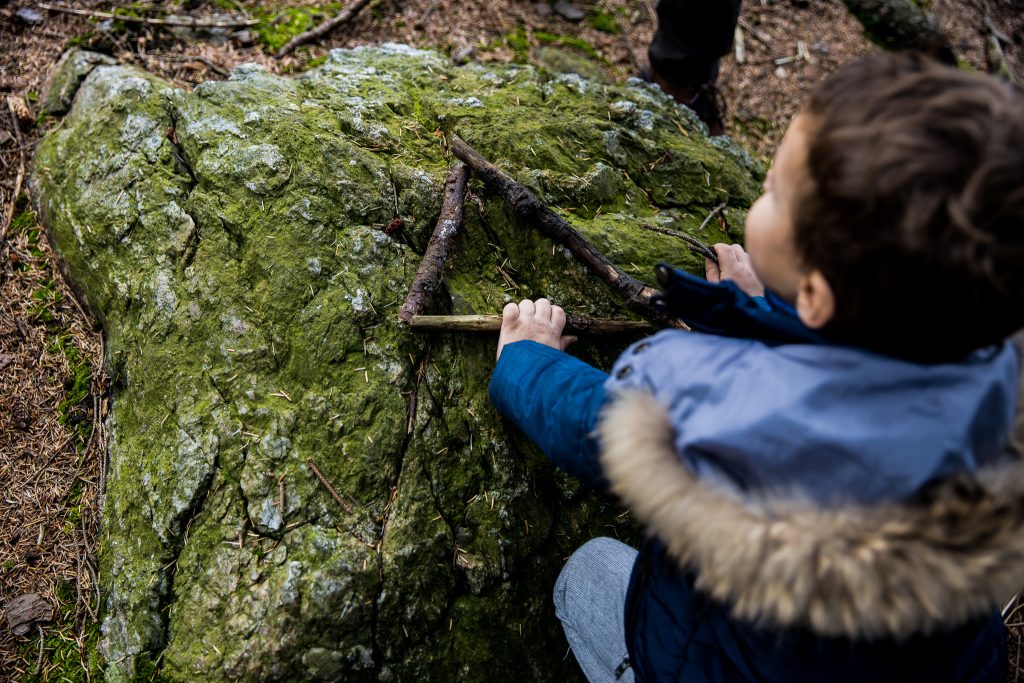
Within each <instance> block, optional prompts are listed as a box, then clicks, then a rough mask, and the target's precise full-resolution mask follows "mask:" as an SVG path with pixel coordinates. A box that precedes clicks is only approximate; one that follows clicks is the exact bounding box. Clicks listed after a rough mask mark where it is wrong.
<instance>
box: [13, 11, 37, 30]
mask: <svg viewBox="0 0 1024 683" xmlns="http://www.w3.org/2000/svg"><path fill="white" fill-rule="evenodd" d="M14 16H16V17H17V18H18V21H20V22H21V23H23V24H25V25H26V26H36V25H38V24H41V23H43V15H42V14H40V13H39V12H37V11H35V10H34V9H31V8H30V7H22V8H21V9H19V10H18V11H17V12H15V13H14Z"/></svg>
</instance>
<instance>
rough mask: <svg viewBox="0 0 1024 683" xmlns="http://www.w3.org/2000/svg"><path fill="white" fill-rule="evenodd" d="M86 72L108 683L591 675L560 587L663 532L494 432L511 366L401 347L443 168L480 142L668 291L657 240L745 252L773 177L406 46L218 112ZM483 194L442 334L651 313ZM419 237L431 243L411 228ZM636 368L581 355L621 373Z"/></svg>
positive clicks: (336, 57)
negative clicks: (101, 374) (461, 141)
mask: <svg viewBox="0 0 1024 683" xmlns="http://www.w3.org/2000/svg"><path fill="white" fill-rule="evenodd" d="M64 64H65V65H66V67H67V68H73V69H75V71H74V73H71V72H69V73H67V74H63V75H58V77H57V78H55V82H57V83H62V84H64V85H63V86H62V87H64V88H65V91H62V92H61V93H59V97H58V96H55V97H56V99H59V100H61V101H64V100H69V97H70V94H73V95H74V101H73V106H72V108H71V111H70V113H69V114H68V115H67V117H66V118H65V119H64V120H63V121H62V123H61V124H60V125H59V126H57V127H56V128H54V129H53V130H52V131H51V132H50V133H48V134H47V136H46V137H45V139H44V140H43V141H42V143H41V144H40V146H39V148H38V151H37V154H36V158H35V171H34V175H33V178H32V189H33V196H34V198H35V200H36V202H37V205H38V208H39V210H40V213H41V215H42V217H43V219H44V221H45V223H46V224H47V225H48V227H49V228H50V229H51V231H52V234H53V237H54V240H55V242H56V245H57V247H58V249H59V251H60V253H61V254H62V256H63V258H64V260H65V262H66V266H67V269H68V271H69V273H70V276H71V278H72V280H73V282H74V283H75V285H76V287H77V289H78V291H79V292H80V294H81V296H82V297H83V298H84V299H85V300H86V301H87V302H88V304H89V305H90V307H91V308H92V309H93V310H94V311H95V312H96V314H97V315H98V316H99V319H100V321H101V322H102V324H103V326H104V329H105V330H106V334H107V361H108V363H109V366H110V371H111V373H112V377H113V393H114V401H113V409H112V412H111V415H110V421H109V425H108V427H109V435H110V436H109V449H110V464H109V475H108V486H107V493H106V498H105V503H104V522H103V531H102V539H103V545H102V554H101V564H102V574H101V576H102V588H103V592H104V596H105V610H104V614H105V616H104V619H103V634H104V636H103V642H102V647H101V649H102V654H103V656H104V658H105V661H106V671H107V678H108V680H113V681H120V680H127V679H130V678H132V677H134V676H142V675H146V676H147V678H146V680H149V676H150V675H151V674H153V673H157V674H158V675H161V676H163V677H164V678H166V679H170V680H182V681H184V680H189V681H213V680H225V679H233V678H241V679H246V680H305V679H308V680H342V679H343V680H388V679H397V680H454V679H460V680H493V679H495V678H498V679H500V678H516V679H518V680H567V679H572V678H574V677H576V676H577V674H576V673H575V665H574V663H573V662H572V658H571V657H566V646H565V643H564V640H563V639H562V636H561V633H560V629H559V626H558V623H557V620H556V619H555V617H554V614H553V610H552V608H551V606H550V600H549V594H550V589H551V586H552V584H553V581H554V578H555V576H556V575H557V572H558V571H559V568H560V567H561V563H562V562H563V560H564V559H565V557H567V556H568V555H569V553H570V552H571V551H572V550H573V549H574V548H575V547H576V546H578V545H579V544H580V543H582V542H584V541H585V540H587V539H588V538H590V537H592V536H594V535H598V534H611V535H614V534H620V535H622V536H624V537H626V538H632V539H634V540H635V538H636V530H635V529H633V528H632V527H631V526H630V525H629V523H628V521H626V520H625V519H624V518H623V517H622V516H621V511H620V510H618V509H616V508H615V507H614V506H613V505H611V504H610V503H607V502H605V501H603V500H601V499H599V498H597V497H594V496H593V495H591V494H589V493H587V492H585V491H583V490H581V488H580V487H579V485H577V484H576V483H574V482H573V481H572V480H571V479H570V478H569V477H567V476H565V475H562V474H559V473H557V472H556V471H555V470H554V469H553V468H552V467H551V466H550V465H549V464H548V463H547V462H546V461H545V460H544V458H543V456H542V455H541V454H539V453H538V452H537V451H536V450H535V449H534V448H533V447H532V446H531V445H530V444H529V443H527V442H526V441H525V439H524V438H523V437H522V436H521V435H520V434H518V433H517V432H516V431H515V430H514V429H512V428H510V427H509V426H508V425H507V423H505V422H504V421H503V420H502V418H501V417H500V416H499V415H498V414H497V413H496V411H495V410H494V408H493V407H492V406H491V404H490V401H489V400H488V397H487V381H488V377H489V375H490V370H491V368H492V365H493V357H494V338H493V337H480V336H467V335H462V336H459V335H438V336H430V337H426V336H417V335H415V334H413V333H411V332H410V331H408V330H407V329H405V328H403V327H402V325H400V324H399V322H398V320H397V311H398V308H399V306H400V305H401V302H402V300H403V298H404V296H405V294H406V291H407V288H408V285H409V283H410V281H411V279H412V276H413V274H414V273H415V270H416V266H417V264H418V261H419V256H418V254H420V253H422V250H423V248H424V246H425V244H426V240H427V238H428V236H429V234H430V232H431V230H432V227H433V223H434V221H435V220H436V217H437V214H438V211H439V208H440V201H441V188H442V184H443V181H444V177H445V176H446V173H447V169H448V167H449V166H450V164H451V163H452V160H451V159H450V158H449V157H448V155H447V153H446V150H445V141H446V139H447V138H448V137H449V136H450V135H452V134H456V133H457V134H458V135H460V136H461V137H463V138H465V139H466V140H467V141H468V142H469V143H470V144H472V145H474V146H475V147H477V148H478V149H479V150H480V151H481V152H482V153H484V154H485V155H487V156H489V157H490V158H492V159H493V160H495V161H496V162H497V163H498V164H499V165H501V166H503V167H504V168H506V169H507V170H508V171H509V172H510V173H511V174H512V175H513V176H515V177H517V178H519V179H520V180H521V181H523V182H525V183H527V184H528V185H530V186H531V187H532V188H534V190H535V191H536V192H537V193H538V194H539V195H540V196H541V197H542V199H544V200H545V201H547V202H549V203H551V204H552V205H554V206H556V207H558V209H559V210H560V212H561V213H562V215H563V216H565V217H566V218H567V219H568V220H570V221H571V222H572V223H573V224H574V225H576V226H577V227H578V228H579V229H580V230H581V231H582V232H583V233H584V234H585V235H586V236H587V237H589V238H590V239H591V240H592V241H593V242H594V243H595V244H596V245H597V247H598V248H599V249H601V250H602V251H603V252H605V253H607V254H608V255H610V257H611V258H612V259H613V260H614V261H616V262H617V263H619V264H620V265H622V266H623V267H625V268H627V269H628V270H630V271H633V272H636V273H638V274H639V275H640V276H641V277H644V276H648V275H649V274H650V272H651V271H650V267H651V266H652V264H653V263H655V262H656V261H658V260H661V259H665V260H672V261H675V262H676V263H682V264H684V265H688V266H690V267H692V268H698V267H700V264H699V263H698V260H697V259H696V258H695V257H693V256H691V255H689V254H688V253H687V252H686V250H685V249H684V248H683V246H682V245H681V244H680V243H678V242H676V241H674V240H673V239H672V238H671V237H665V236H662V235H658V234H654V233H652V232H649V231H644V230H641V229H640V228H639V227H638V224H639V223H642V222H648V223H652V224H658V225H664V226H670V227H673V228H675V229H679V230H684V231H687V232H690V233H691V234H696V232H697V228H698V226H699V225H700V224H701V222H702V219H703V218H704V217H705V216H706V215H707V214H708V213H709V212H710V211H711V210H712V209H713V208H714V207H716V206H718V205H719V204H721V203H723V202H724V203H726V204H727V206H728V208H727V209H726V210H725V211H724V212H723V214H722V215H723V216H724V218H725V221H726V226H727V229H726V228H724V227H723V226H722V225H721V224H720V223H719V222H718V221H711V222H709V224H708V225H707V226H705V228H704V229H703V231H701V232H700V234H696V236H698V237H700V238H701V239H703V240H705V241H708V242H711V241H717V240H721V239H726V238H733V239H736V238H738V237H739V236H740V235H739V231H740V230H741V227H742V217H743V210H744V208H745V207H746V206H747V205H748V204H749V202H750V201H751V200H752V198H753V197H754V196H755V193H756V188H757V182H756V179H755V177H754V176H756V175H757V173H758V172H757V171H756V169H753V168H752V166H751V163H750V162H749V160H748V159H747V158H746V157H745V155H743V154H742V153H741V152H738V151H736V150H734V149H731V148H730V146H729V144H728V143H727V142H723V141H717V142H715V143H713V144H712V143H709V142H708V140H707V139H706V138H705V136H704V133H703V128H702V126H701V124H700V123H699V122H697V121H696V120H695V119H694V118H693V116H692V114H691V113H690V112H689V111H688V110H686V109H683V108H681V107H678V106H676V105H675V104H674V103H672V102H671V101H670V100H668V99H667V98H665V97H664V96H663V95H662V94H661V93H660V92H659V91H658V90H656V89H655V88H653V87H651V86H649V85H645V84H643V83H641V82H638V81H636V82H634V81H631V82H630V83H628V84H626V85H625V86H603V85H597V84H594V83H591V82H588V81H584V80H581V79H580V78H579V77H576V76H572V75H567V76H558V77H552V76H546V75H544V74H542V73H538V72H537V71H535V70H533V69H531V68H527V67H520V66H500V67H498V66H479V65H471V66H465V67H455V66H452V65H451V64H449V63H448V62H447V61H446V60H445V59H443V58H442V57H441V56H439V55H437V54H434V53H430V52H422V51H418V50H413V49H409V48H406V47H401V46H385V47H382V48H377V49H357V50H351V51H338V52H334V53H332V55H331V56H330V58H329V59H328V60H327V62H326V63H325V64H324V65H323V66H321V67H320V68H318V69H316V70H314V71H312V72H310V73H307V74H305V75H302V76H300V77H298V78H284V77H279V76H273V75H270V74H268V73H267V72H265V71H263V70H261V69H259V68H256V67H241V68H239V69H237V70H236V71H235V72H234V74H233V75H232V77H231V78H230V79H229V80H228V81H222V82H211V83H204V84H203V85H200V86H198V87H197V88H196V89H195V90H194V91H192V92H191V93H189V92H185V91H183V90H179V89H175V88H173V87H171V86H170V85H169V84H167V83H166V82H164V81H162V80H160V79H159V78H156V77H154V76H152V75H150V74H148V73H145V72H143V71H140V70H138V69H136V68H132V67H128V66H121V65H116V64H107V63H105V60H103V59H101V58H98V57H91V56H88V55H79V56H77V57H74V58H70V59H67V60H65V62H64ZM84 72H87V73H88V75H87V76H85V77H84V80H81V84H80V86H79V87H78V88H77V91H75V92H73V91H74V86H75V84H77V83H78V82H79V79H80V78H81V76H82V74H83V73H84ZM69 93H70V94H69ZM55 101H56V100H55ZM55 109H59V107H55ZM472 187H473V192H475V195H476V197H478V198H479V200H475V199H472V198H471V200H470V201H469V204H468V207H467V222H466V226H465V229H464V232H463V233H462V234H461V235H460V236H459V239H458V244H457V249H456V251H457V253H456V254H455V255H454V256H453V257H452V259H451V260H450V262H449V264H448V268H447V271H446V286H447V290H446V293H445V294H446V295H443V296H442V297H441V299H442V300H441V301H439V302H437V304H436V309H437V310H438V311H450V312H456V313H471V312H475V313H495V312H498V311H500V309H501V307H502V305H503V304H504V303H505V302H507V301H510V300H512V299H518V298H521V297H526V296H539V295H545V294H546V295H550V296H551V297H552V298H553V299H554V300H555V301H556V302H558V303H561V304H562V305H563V306H565V307H566V308H567V309H569V310H570V311H572V312H575V313H577V314H586V315H604V316H619V317H622V316H624V315H625V313H624V309H623V308H622V307H621V306H620V304H619V303H618V302H616V301H615V299H614V298H613V297H612V296H611V295H610V294H609V293H608V292H607V290H606V289H605V288H604V287H603V286H602V285H600V284H599V283H597V282H596V281H595V280H594V278H593V277H591V276H590V275H589V274H588V273H587V272H586V271H585V270H584V269H583V268H582V267H581V266H579V265H578V264H577V263H576V262H574V260H573V259H572V258H571V257H570V256H568V254H567V252H565V251H564V250H563V249H561V248H558V247H554V246H553V245H552V244H551V243H550V242H548V241H546V240H545V239H543V238H541V237H538V236H537V235H536V234H535V233H534V232H533V231H532V230H531V229H530V228H529V227H528V226H525V225H522V224H519V223H517V222H516V221H515V220H513V218H512V217H511V215H510V213H509V211H508V210H507V209H506V208H505V206H504V205H503V203H502V202H501V200H500V199H498V198H496V197H495V196H493V195H492V194H491V193H490V192H488V191H487V189H486V188H484V187H482V186H480V185H478V184H476V182H475V181H474V183H473V185H472ZM395 218H401V219H402V221H403V222H404V225H405V228H404V231H402V232H399V233H395V234H388V233H386V232H385V231H384V230H382V227H383V226H384V225H385V224H387V223H389V222H390V221H392V219H395ZM389 232H390V231H389ZM727 232H728V234H726V233H727ZM622 344H623V340H617V341H614V340H598V341H596V342H593V343H582V344H581V345H580V348H579V350H578V353H579V354H580V355H582V356H583V357H585V358H587V359H588V360H591V361H593V362H595V363H598V364H602V365H604V366H605V367H607V365H608V364H609V362H610V360H611V359H612V358H613V357H614V354H615V353H616V351H617V350H618V349H620V348H621V346H622ZM310 462H315V463H316V465H317V466H318V467H319V468H320V470H321V471H322V472H323V474H324V476H325V477H326V478H327V479H328V480H329V481H330V482H331V483H332V484H333V486H334V488H335V489H336V490H337V492H338V495H339V496H340V497H341V501H342V502H340V503H339V502H337V501H336V500H335V499H334V498H333V497H332V496H331V494H330V493H329V492H328V491H327V489H326V488H325V486H324V485H322V484H321V483H320V482H319V481H318V480H317V478H316V477H315V475H314V473H313V472H312V470H311V466H310Z"/></svg>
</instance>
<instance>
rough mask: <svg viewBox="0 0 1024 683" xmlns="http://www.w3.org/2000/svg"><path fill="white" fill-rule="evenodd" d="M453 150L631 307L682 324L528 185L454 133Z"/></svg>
mask: <svg viewBox="0 0 1024 683" xmlns="http://www.w3.org/2000/svg"><path fill="white" fill-rule="evenodd" d="M451 151H452V154H454V155H455V156H456V157H458V158H459V159H461V160H462V161H464V162H466V164H468V165H469V167H470V168H471V169H473V173H475V174H476V175H477V177H479V178H480V179H481V180H483V181H484V182H485V183H487V185H488V186H490V188H491V189H492V190H494V191H495V192H497V193H498V194H499V195H501V197H502V198H503V199H504V200H505V201H506V202H508V204H509V206H510V207H512V210H513V211H515V213H516V214H517V215H518V216H519V217H520V218H521V219H523V220H525V221H527V222H528V223H531V224H533V225H534V226H535V227H537V228H539V229H540V231H541V232H542V233H544V234H545V235H547V236H548V237H549V238H551V239H553V240H554V241H555V242H558V243H559V244H561V245H564V246H565V247H566V248H567V249H568V250H569V251H570V252H572V255H573V256H575V257H576V258H577V259H579V260H580V261H582V262H583V264H584V265H586V266H587V268H589V269H590V271H591V272H592V273H594V274H595V275H597V276H598V277H599V278H601V279H602V280H604V281H605V282H606V283H608V284H609V285H610V286H611V288H612V289H614V290H615V291H616V292H617V293H618V294H619V295H620V296H621V297H622V298H623V299H625V301H626V305H627V306H628V307H629V308H630V310H632V311H634V312H636V313H638V314H639V315H641V316H643V317H645V318H647V319H649V320H654V321H657V322H659V323H661V324H669V325H672V326H676V325H678V323H677V322H675V321H670V320H667V319H666V318H665V316H664V315H662V314H661V313H660V312H659V311H657V310H655V309H654V307H653V306H652V305H651V299H652V297H654V296H656V295H657V294H658V293H659V292H658V290H656V289H654V288H653V287H650V286H648V285H646V284H645V283H643V282H641V281H640V280H637V279H636V278H635V277H632V276H631V275H627V274H626V273H625V271H623V270H622V269H621V268H619V267H618V266H616V265H615V264H614V263H612V262H611V261H609V260H608V258H607V257H606V256H604V255H603V254H602V253H600V252H599V251H597V250H596V249H595V248H594V247H593V245H591V244H590V243H589V242H587V240H586V239H585V238H584V237H583V236H582V235H581V234H579V233H578V232H577V231H576V229H575V228H573V227H572V226H571V225H569V224H568V223H567V222H566V221H564V220H562V219H561V218H559V217H558V215H557V214H555V212H554V211H552V210H551V209H549V208H548V207H546V206H544V204H542V203H541V202H540V200H538V199H537V198H536V197H534V196H533V194H532V193H531V192H530V191H529V190H528V189H526V187H524V186H523V185H521V184H519V183H517V182H516V181H515V180H513V179H512V178H511V177H509V176H508V175H507V174H506V173H504V172H503V171H501V170H500V169H499V168H498V167H497V166H495V165H494V164H492V163H491V162H489V161H487V159H485V158H484V157H482V156H481V155H480V153H479V152H477V151H476V150H475V149H473V148H472V147H470V146H469V145H468V144H466V142H465V141H464V140H462V139H461V138H460V137H459V136H457V135H453V136H452V143H451Z"/></svg>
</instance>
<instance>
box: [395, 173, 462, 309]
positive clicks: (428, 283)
mask: <svg viewBox="0 0 1024 683" xmlns="http://www.w3.org/2000/svg"><path fill="white" fill-rule="evenodd" d="M468 181H469V168H467V167H466V165H465V164H463V163H458V164H456V165H455V167H454V168H453V169H452V170H451V173H449V174H448V178H447V179H446V180H445V181H444V201H442V202H441V215H440V216H438V219H437V226H435V227H434V233H433V234H432V235H431V236H430V241H429V242H427V250H426V251H425V252H423V260H422V261H421V262H420V267H419V269H417V271H416V277H414V278H413V280H412V285H411V286H410V287H409V295H408V296H407V297H405V303H404V304H402V310H401V312H399V314H398V317H399V318H401V319H402V320H404V321H405V322H409V319H410V318H412V317H413V316H415V315H418V314H419V313H421V312H422V311H423V309H424V308H426V306H427V304H429V303H430V300H431V298H432V297H433V296H434V292H435V291H436V290H437V285H438V282H440V280H441V271H442V270H444V262H445V261H446V260H447V259H448V254H449V253H450V252H451V250H452V244H453V243H454V242H455V235H456V234H458V232H459V229H460V228H461V227H462V204H463V202H464V201H465V198H466V184H467V182H468Z"/></svg>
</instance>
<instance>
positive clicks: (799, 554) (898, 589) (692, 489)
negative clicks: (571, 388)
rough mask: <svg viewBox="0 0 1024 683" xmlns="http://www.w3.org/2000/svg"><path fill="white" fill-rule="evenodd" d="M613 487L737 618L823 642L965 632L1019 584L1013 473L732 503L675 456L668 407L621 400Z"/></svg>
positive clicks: (1017, 476) (610, 467) (1020, 479)
mask: <svg viewBox="0 0 1024 683" xmlns="http://www.w3.org/2000/svg"><path fill="white" fill-rule="evenodd" d="M598 433H599V437H600V443H601V447H602V454H601V462H602V465H603V468H604V472H605V475H606V476H607V477H608V480H609V481H610V482H611V487H612V490H613V491H614V492H615V493H616V494H617V495H619V496H620V497H621V499H622V500H623V502H624V503H625V504H626V505H628V506H629V507H630V508H631V509H632V510H633V513H634V515H635V516H636V517H637V518H638V519H639V521H640V522H642V523H643V524H644V525H645V526H646V527H647V529H648V531H649V532H650V533H652V534H655V535H656V536H658V538H659V539H660V540H661V541H662V542H663V543H664V544H665V546H666V547H667V548H668V551H669V553H670V554H671V555H672V556H673V557H674V558H675V559H676V560H677V561H678V562H679V564H680V565H681V566H682V567H684V568H686V569H689V570H692V571H693V572H694V573H695V575H696V577H697V578H696V586H697V588H698V589H700V590H702V591H704V592H706V593H707V594H709V595H710V596H712V597H713V598H714V599H716V600H718V601H720V602H722V603H723V604H726V605H729V606H730V608H731V610H732V613H733V614H734V616H736V617H738V618H741V619H744V620H748V621H753V622H757V623H761V624H765V625H768V626H776V627H804V628H810V629H812V630H814V631H815V632H817V633H820V634H822V635H825V636H843V637H850V638H876V637H900V636H907V635H910V634H918V633H928V632H931V631H933V630H935V629H936V628H939V627H945V626H952V625H956V624H962V623H964V622H967V621H969V620H971V619H973V618H978V617H982V616H984V615H986V614H989V613H991V611H992V610H994V609H997V608H998V607H999V606H1001V604H1003V603H1005V601H1007V600H1008V599H1009V598H1010V597H1012V596H1013V594H1014V593H1015V592H1016V591H1017V590H1019V589H1020V588H1021V586H1022V585H1024V463H1022V462H1021V461H1020V460H1019V459H1016V458H1015V459H1013V460H1012V461H1009V460H1008V462H1007V463H1006V464H1002V465H999V466H997V467H987V468H984V469H982V470H981V471H979V472H978V473H977V474H975V475H973V476H970V477H966V476H957V477H954V478H950V479H948V480H946V481H944V482H941V483H939V484H937V485H935V486H931V487H929V488H928V490H927V491H925V492H922V493H921V494H920V495H919V496H917V497H916V499H915V500H913V501H910V502H900V503H885V504H878V505H863V504H848V505H839V506H831V507H825V506H822V505H821V504H820V503H814V502H811V501H809V500H806V499H800V498H797V497H792V496H782V495H765V496H761V497H755V496H751V495H746V494H744V495H740V494H739V493H736V492H734V491H732V490H730V489H727V488H725V487H723V486H721V485H714V484H709V483H705V482H704V481H702V480H700V479H698V478H697V477H696V476H695V475H694V474H693V473H692V471H691V470H690V469H689V468H688V467H686V466H685V465H684V464H683V463H682V462H681V461H680V459H679V457H678V455H677V453H676V450H675V447H674V445H673V444H674V436H675V435H674V430H673V427H672V424H671V422H670V420H669V418H668V415H667V414H666V412H665V409H664V408H663V407H662V406H661V405H660V404H659V403H658V402H657V401H655V399H654V398H652V397H651V396H650V395H649V394H647V393H644V392H641V391H635V390H633V391H624V392H622V393H621V394H620V395H619V396H618V397H617V398H616V400H614V401H613V402H611V403H610V404H609V406H608V407H607V408H606V409H605V411H604V413H603V415H602V419H601V422H600V425H599V427H598Z"/></svg>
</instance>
